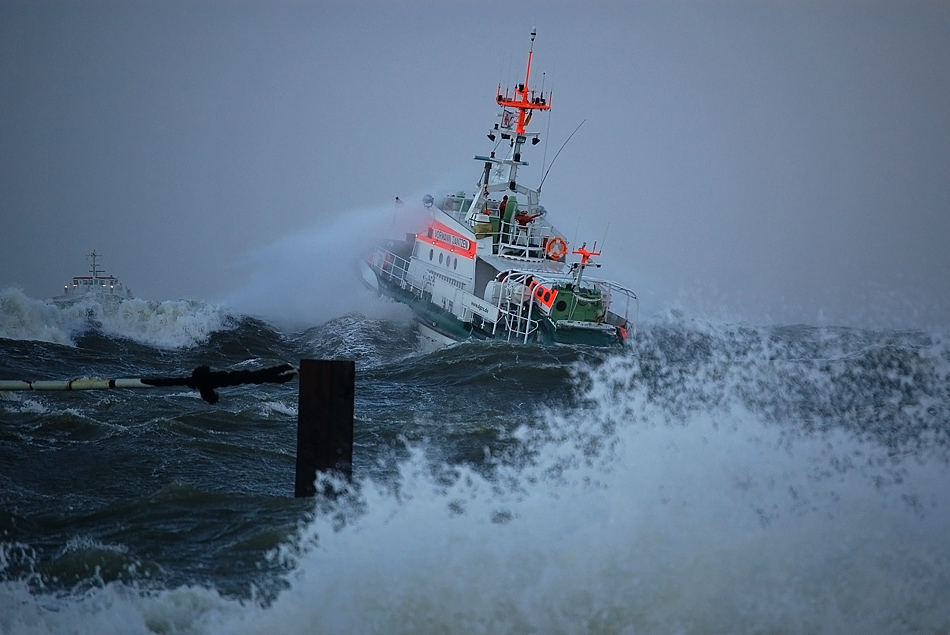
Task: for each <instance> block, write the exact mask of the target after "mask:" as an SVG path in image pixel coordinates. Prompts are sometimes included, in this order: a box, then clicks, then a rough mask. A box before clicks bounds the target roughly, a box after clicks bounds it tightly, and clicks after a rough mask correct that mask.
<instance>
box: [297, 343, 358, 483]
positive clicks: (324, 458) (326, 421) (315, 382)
mask: <svg viewBox="0 0 950 635" xmlns="http://www.w3.org/2000/svg"><path fill="white" fill-rule="evenodd" d="M299 383H300V396H299V402H298V404H297V476H296V480H295V483H294V496H297V497H302V496H313V495H314V494H315V493H316V488H315V487H314V480H315V479H316V476H317V470H320V471H328V470H332V471H335V472H337V473H339V474H341V475H344V476H345V477H346V478H347V479H349V478H350V476H351V475H352V472H353V398H354V393H355V383H356V363H355V362H353V361H352V360H337V359H333V360H326V359H302V360H300V376H299Z"/></svg>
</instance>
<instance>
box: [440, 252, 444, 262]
mask: <svg viewBox="0 0 950 635" xmlns="http://www.w3.org/2000/svg"><path fill="white" fill-rule="evenodd" d="M444 255H445V254H443V253H441V252H440V253H439V264H440V265H441V264H442V256H444Z"/></svg>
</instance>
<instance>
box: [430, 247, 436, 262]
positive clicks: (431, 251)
mask: <svg viewBox="0 0 950 635" xmlns="http://www.w3.org/2000/svg"><path fill="white" fill-rule="evenodd" d="M434 256H435V250H433V249H430V250H429V260H432V258H433V257H434Z"/></svg>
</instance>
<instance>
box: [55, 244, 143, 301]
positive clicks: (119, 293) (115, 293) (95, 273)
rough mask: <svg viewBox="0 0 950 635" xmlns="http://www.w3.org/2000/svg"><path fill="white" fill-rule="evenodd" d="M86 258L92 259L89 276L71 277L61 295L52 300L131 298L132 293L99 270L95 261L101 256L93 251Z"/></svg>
mask: <svg viewBox="0 0 950 635" xmlns="http://www.w3.org/2000/svg"><path fill="white" fill-rule="evenodd" d="M87 256H88V257H89V258H91V259H92V264H91V265H90V267H89V272H90V274H91V275H87V276H73V279H72V280H71V281H70V282H69V283H68V284H65V285H63V294H62V295H58V296H55V297H54V298H53V299H54V300H78V299H79V298H83V297H86V296H89V295H92V296H112V297H116V298H120V299H131V298H132V292H131V291H130V290H129V289H127V288H126V287H125V286H124V285H123V284H122V283H121V282H119V279H118V278H116V277H115V276H113V275H111V274H110V275H106V274H105V273H103V272H102V271H101V270H100V269H99V264H98V262H97V259H98V258H101V257H102V254H99V253H96V251H95V250H93V251H92V253H90V254H87Z"/></svg>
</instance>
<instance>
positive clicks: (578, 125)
mask: <svg viewBox="0 0 950 635" xmlns="http://www.w3.org/2000/svg"><path fill="white" fill-rule="evenodd" d="M584 121H587V120H586V119H585V120H584ZM584 121H582V122H580V123H579V124H577V127H576V128H574V132H572V133H571V134H570V136H569V137H568V138H567V140H566V141H564V143H563V145H561V148H560V150H558V151H557V154H555V155H554V158H553V159H551V165H549V166H548V169H547V170H546V171H545V173H544V176H542V177H541V183H539V184H538V193H539V194H540V193H541V186H542V185H544V179H546V178H548V172H550V171H551V168H553V167H554V162H555V161H557V158H558V156H559V155H560V154H561V150H563V149H564V146H566V145H567V142H568V141H570V140H571V137H573V136H574V135H575V134H576V133H577V131H578V130H580V129H581V126H583V125H584Z"/></svg>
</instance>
